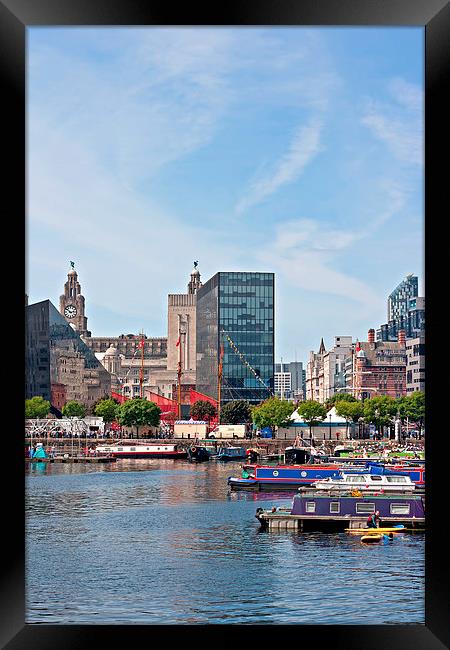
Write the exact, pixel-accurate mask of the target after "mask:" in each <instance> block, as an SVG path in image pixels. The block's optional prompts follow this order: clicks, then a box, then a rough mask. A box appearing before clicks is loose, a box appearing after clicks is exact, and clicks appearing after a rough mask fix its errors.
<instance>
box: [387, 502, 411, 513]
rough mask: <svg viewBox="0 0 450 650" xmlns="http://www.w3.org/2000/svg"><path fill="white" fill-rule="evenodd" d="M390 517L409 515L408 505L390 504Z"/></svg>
mask: <svg viewBox="0 0 450 650" xmlns="http://www.w3.org/2000/svg"><path fill="white" fill-rule="evenodd" d="M391 515H409V503H391Z"/></svg>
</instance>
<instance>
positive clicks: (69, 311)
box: [64, 305, 77, 318]
mask: <svg viewBox="0 0 450 650" xmlns="http://www.w3.org/2000/svg"><path fill="white" fill-rule="evenodd" d="M76 315H77V308H76V307H75V305H67V307H66V308H65V309H64V316H65V317H66V318H75V316H76Z"/></svg>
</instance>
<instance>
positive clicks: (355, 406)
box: [336, 399, 364, 438]
mask: <svg viewBox="0 0 450 650" xmlns="http://www.w3.org/2000/svg"><path fill="white" fill-rule="evenodd" d="M336 413H337V414H338V415H340V416H341V417H342V418H345V420H346V422H347V425H346V434H345V437H346V438H348V425H349V423H350V422H358V420H359V418H362V417H363V416H364V406H363V403H362V402H358V400H356V399H355V401H351V400H350V401H349V400H338V401H337V402H336Z"/></svg>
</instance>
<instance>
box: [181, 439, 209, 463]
mask: <svg viewBox="0 0 450 650" xmlns="http://www.w3.org/2000/svg"><path fill="white" fill-rule="evenodd" d="M187 454H188V458H189V460H190V461H191V462H192V463H203V462H204V461H207V460H209V459H210V457H211V454H210V453H209V451H208V449H207V448H206V447H204V446H202V445H198V444H194V445H191V446H190V447H188V448H187Z"/></svg>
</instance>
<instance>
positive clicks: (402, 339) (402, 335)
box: [398, 330, 406, 346]
mask: <svg viewBox="0 0 450 650" xmlns="http://www.w3.org/2000/svg"><path fill="white" fill-rule="evenodd" d="M398 342H399V343H400V345H405V346H406V335H405V330H399V332H398Z"/></svg>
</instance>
